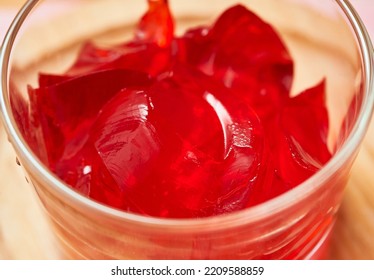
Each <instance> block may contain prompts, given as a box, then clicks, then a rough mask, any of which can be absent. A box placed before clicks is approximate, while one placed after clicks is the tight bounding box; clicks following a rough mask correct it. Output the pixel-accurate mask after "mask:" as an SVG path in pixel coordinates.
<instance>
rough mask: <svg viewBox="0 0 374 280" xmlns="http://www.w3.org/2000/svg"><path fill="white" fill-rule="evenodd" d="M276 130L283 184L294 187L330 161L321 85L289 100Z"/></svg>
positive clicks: (326, 116)
mask: <svg viewBox="0 0 374 280" xmlns="http://www.w3.org/2000/svg"><path fill="white" fill-rule="evenodd" d="M280 127H281V133H280V134H279V135H278V136H277V138H276V139H278V140H277V145H278V147H279V148H278V149H279V150H280V157H279V164H280V167H279V170H280V174H281V177H282V178H283V180H284V181H285V182H286V183H287V184H290V185H292V186H296V185H297V184H299V183H301V182H303V181H305V180H306V179H307V178H309V177H310V176H311V175H313V174H314V173H315V172H317V171H318V170H319V169H321V168H322V166H323V165H324V164H325V163H326V162H327V161H328V160H329V159H330V158H331V152H330V151H329V150H328V147H327V134H328V113H327V108H326V107H325V82H324V81H322V82H321V83H320V84H318V85H316V86H314V87H312V88H309V89H307V90H305V91H303V92H302V93H300V94H299V95H297V96H295V97H293V98H290V99H289V101H288V103H287V104H286V105H285V106H284V108H283V110H282V112H281V118H280Z"/></svg>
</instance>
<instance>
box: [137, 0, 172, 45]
mask: <svg viewBox="0 0 374 280" xmlns="http://www.w3.org/2000/svg"><path fill="white" fill-rule="evenodd" d="M167 2H168V1H167V0H148V11H147V13H146V14H145V15H144V16H143V17H142V19H141V20H140V22H139V24H138V28H137V30H136V32H135V41H140V42H143V43H149V42H151V43H155V44H156V45H158V46H159V47H165V46H168V45H169V44H170V43H171V42H172V40H173V38H174V21H173V17H172V15H171V13H170V10H169V6H168V3H167Z"/></svg>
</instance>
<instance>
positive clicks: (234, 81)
mask: <svg viewBox="0 0 374 280" xmlns="http://www.w3.org/2000/svg"><path fill="white" fill-rule="evenodd" d="M292 80H293V60H292V57H291V55H290V53H289V52H288V50H287V48H286V46H285V44H284V43H283V41H282V39H281V37H280V36H279V35H278V34H277V32H276V30H275V29H274V28H273V27H272V26H270V25H269V24H268V23H266V22H264V21H263V20H262V19H260V18H259V17H258V16H256V15H255V14H254V13H252V12H251V11H249V10H248V9H247V8H245V7H244V6H241V5H237V6H234V7H231V8H229V9H228V10H226V11H225V12H223V14H222V15H221V16H220V17H219V18H218V19H217V20H216V22H215V23H213V24H212V26H205V27H196V28H194V29H190V30H187V31H186V32H185V34H183V35H182V36H180V37H176V36H174V23H173V18H172V16H171V13H170V10H169V8H168V5H167V1H149V10H148V12H147V13H146V14H145V15H144V16H143V17H142V19H141V20H140V22H139V24H138V27H137V29H136V30H135V35H134V39H133V40H132V41H129V42H124V43H123V44H121V45H118V46H114V47H112V48H110V49H105V48H102V47H97V46H95V45H94V44H92V43H90V42H87V44H85V46H84V47H83V48H82V50H81V52H80V54H79V56H78V58H77V60H76V62H75V63H74V64H73V65H72V66H71V68H70V69H69V70H68V71H67V72H66V73H65V74H64V75H60V76H59V75H49V74H45V73H44V74H40V77H39V88H37V89H33V88H29V95H30V100H31V104H30V105H31V106H30V108H31V110H30V112H29V111H28V110H27V109H26V108H25V106H24V103H22V102H20V101H19V99H17V100H15V102H14V108H15V109H16V110H17V109H19V108H20V110H19V111H20V112H19V116H18V118H17V119H18V121H19V122H20V126H22V127H23V128H29V127H34V128H35V129H34V135H29V134H28V135H27V140H29V141H30V142H32V143H30V145H31V146H32V147H33V149H34V150H35V152H36V153H37V154H38V155H39V156H40V158H41V159H42V160H43V161H44V162H45V164H46V165H48V166H49V167H50V169H51V170H52V171H53V172H55V173H56V174H57V175H58V176H59V177H60V178H61V179H62V180H64V181H65V182H66V183H67V184H69V185H71V186H72V187H73V188H75V189H76V190H77V191H79V192H80V193H82V194H84V195H86V196H89V197H91V198H92V199H94V200H97V201H99V202H101V203H104V204H107V205H109V206H112V207H115V208H119V209H123V210H126V211H129V212H132V213H139V214H143V215H148V216H156V217H167V218H194V217H206V216H214V215H220V214H225V213H230V212H233V211H238V210H241V209H245V208H247V207H250V206H253V205H256V204H259V203H261V202H264V201H266V200H269V199H271V198H274V197H275V196H277V195H279V194H282V193H284V192H286V191H288V190H290V189H292V188H293V187H295V186H296V185H298V184H300V183H301V182H303V181H304V180H306V179H308V178H309V177H310V176H311V175H313V174H314V173H315V172H317V171H318V170H319V169H320V168H321V167H322V166H323V165H324V164H325V163H326V162H327V161H328V160H329V159H330V157H331V153H330V152H329V150H328V148H327V144H326V142H327V140H326V139H327V134H328V114H327V109H326V107H325V81H321V83H319V84H318V85H315V86H313V87H311V88H310V89H306V90H305V91H303V92H301V93H300V94H299V95H297V96H294V97H291V96H290V88H291V85H292ZM20 120H23V121H22V122H21V121H20ZM25 120H26V121H25ZM25 131H26V129H24V130H23V132H24V133H25Z"/></svg>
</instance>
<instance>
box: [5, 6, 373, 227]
mask: <svg viewBox="0 0 374 280" xmlns="http://www.w3.org/2000/svg"><path fill="white" fill-rule="evenodd" d="M334 1H335V2H336V4H337V5H338V6H340V9H341V11H342V12H343V13H344V14H345V15H346V17H347V19H348V20H349V22H350V25H351V27H352V28H353V31H354V33H355V35H356V40H357V42H358V48H359V50H360V51H361V56H362V61H363V70H364V71H363V72H364V73H363V76H364V82H363V91H364V98H363V101H362V102H363V106H362V108H361V110H360V112H359V114H358V117H357V119H358V121H356V123H355V124H354V127H353V129H352V131H351V133H350V135H349V136H348V138H347V140H346V141H345V143H344V145H343V146H342V147H341V149H340V150H339V151H337V153H336V154H334V155H333V157H332V159H331V160H330V161H329V162H328V163H327V164H326V165H324V166H323V167H322V169H321V170H319V171H318V172H317V173H316V174H314V175H313V176H311V177H310V178H308V179H307V180H306V181H304V182H302V183H301V184H299V185H298V186H296V187H295V188H293V189H291V190H289V191H287V192H285V193H284V194H281V195H279V196H277V197H275V198H273V199H271V200H268V201H266V202H263V203H261V204H258V205H255V206H253V207H249V208H247V209H243V210H240V211H236V212H233V213H230V214H225V215H218V216H213V217H205V218H198V219H197V218H188V219H170V218H158V217H148V216H142V215H139V214H133V213H128V212H125V211H122V210H118V209H114V208H112V207H110V206H106V205H103V204H101V203H99V202H96V201H93V200H91V199H90V198H87V197H85V196H83V195H81V194H79V193H78V192H76V191H74V190H73V189H72V188H71V187H69V186H68V185H67V184H65V183H64V182H62V181H61V180H60V179H59V178H57V177H56V176H55V175H54V174H52V173H51V172H50V171H49V170H48V168H47V167H46V166H44V165H43V164H42V163H41V162H40V161H39V160H38V159H37V158H36V156H34V154H33V152H32V151H31V149H30V148H29V147H28V145H27V143H26V141H24V139H23V137H22V136H20V135H21V134H20V132H19V130H18V128H17V124H16V122H15V119H14V118H13V115H12V112H11V108H10V105H9V104H10V102H9V94H8V85H7V79H8V74H9V59H10V54H11V50H12V46H13V43H14V40H15V38H16V36H17V32H18V30H19V29H20V27H21V26H22V24H23V22H24V20H25V19H26V17H27V16H28V14H29V13H30V12H31V11H32V10H33V8H34V6H35V5H36V4H38V3H39V2H41V0H28V1H27V2H26V3H25V4H24V6H23V7H22V8H21V9H20V11H19V12H18V14H17V15H16V17H15V18H14V20H13V22H12V24H11V26H10V27H9V29H8V32H7V34H6V36H5V38H4V41H3V45H2V47H1V50H0V62H1V68H0V71H1V73H2V75H1V88H0V115H1V117H2V120H3V124H4V128H5V130H6V132H7V136H8V140H9V141H10V142H11V143H12V145H13V148H14V150H15V151H16V154H17V156H19V157H20V160H21V162H23V163H24V164H26V165H27V166H28V170H29V171H31V172H33V174H35V175H36V176H38V178H42V180H43V183H46V184H48V186H49V187H50V188H53V189H54V190H55V191H57V193H58V194H59V195H63V196H68V197H69V198H70V199H72V202H71V203H74V205H79V206H83V207H86V208H89V209H91V210H95V211H98V212H99V213H101V214H104V215H108V216H111V217H114V218H116V219H119V220H121V221H131V222H135V223H141V224H144V225H150V226H155V225H157V226H160V227H163V226H164V227H173V226H174V227H177V228H184V229H186V228H190V229H191V228H204V226H205V225H207V224H212V223H214V225H215V229H217V227H216V226H217V225H220V228H224V229H225V228H227V227H228V226H230V225H233V224H234V225H235V224H238V223H240V222H241V221H245V222H246V223H249V222H255V221H259V220H261V219H265V218H269V217H271V216H272V215H275V214H276V213H278V212H280V211H282V210H284V209H287V208H288V207H290V206H291V205H292V203H290V197H291V198H292V199H293V200H294V201H298V199H302V198H305V197H307V196H308V195H309V194H311V193H313V192H315V191H316V190H317V189H319V188H320V187H321V186H323V183H324V182H325V181H326V180H328V178H329V176H331V174H334V172H337V171H338V170H339V168H340V167H341V166H343V164H344V163H345V162H346V161H347V160H348V159H349V158H350V157H351V156H352V155H354V153H355V151H356V149H357V147H359V145H360V143H361V142H362V140H363V138H364V136H365V133H366V131H367V128H368V126H369V123H370V120H371V116H372V112H373V108H374V76H373V75H374V73H373V71H374V70H373V69H374V65H373V64H374V62H373V61H374V55H373V46H372V43H371V40H370V37H369V35H368V32H367V30H366V28H365V26H364V24H363V22H362V20H361V19H360V16H359V15H358V13H357V11H356V10H355V9H354V8H353V6H352V4H351V3H350V2H349V1H348V0H334Z"/></svg>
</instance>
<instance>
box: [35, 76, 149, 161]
mask: <svg viewBox="0 0 374 280" xmlns="http://www.w3.org/2000/svg"><path fill="white" fill-rule="evenodd" d="M44 77H45V76H44ZM44 79H45V78H44ZM150 82H151V80H150V79H149V77H148V76H147V75H146V74H143V73H138V72H133V71H129V70H121V69H117V70H106V71H101V72H94V73H91V74H87V75H84V76H81V77H74V78H71V79H67V80H65V81H63V82H60V83H57V84H54V85H51V86H47V87H41V88H38V89H31V88H29V95H30V102H31V104H30V105H31V108H33V111H32V112H31V114H32V116H33V118H34V119H35V120H37V121H39V125H40V126H41V129H42V133H43V140H44V144H45V146H46V149H47V150H48V151H49V152H48V162H49V163H50V164H52V166H53V164H54V163H55V162H56V160H57V159H58V158H59V157H60V156H62V154H63V152H64V150H65V151H68V150H67V149H66V148H65V147H66V146H67V145H69V141H72V140H73V139H75V141H72V143H71V146H72V147H74V146H77V147H80V145H82V143H84V140H82V139H84V137H83V136H84V135H85V133H86V132H87V129H88V128H89V127H90V126H91V124H92V122H93V120H94V119H95V118H96V116H97V114H98V112H99V111H100V109H101V107H102V106H103V105H104V104H105V103H106V102H107V101H108V100H109V99H110V98H111V97H112V96H114V94H115V93H117V92H118V91H119V90H120V89H122V88H123V87H128V86H132V85H135V84H142V85H144V84H149V83H150ZM69 153H71V152H69Z"/></svg>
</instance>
